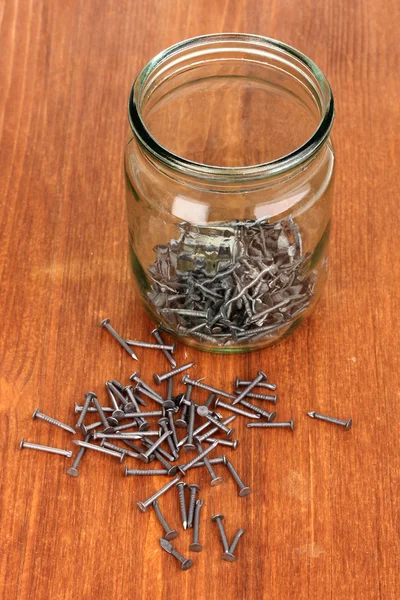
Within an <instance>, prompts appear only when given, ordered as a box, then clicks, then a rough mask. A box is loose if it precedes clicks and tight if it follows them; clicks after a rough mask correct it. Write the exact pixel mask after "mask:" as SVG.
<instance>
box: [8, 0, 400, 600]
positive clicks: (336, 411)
mask: <svg viewBox="0 0 400 600" xmlns="http://www.w3.org/2000/svg"><path fill="white" fill-rule="evenodd" d="M399 6H400V5H399V3H398V2H396V1H395V0H387V1H386V2H378V1H377V0H366V1H365V2H360V1H359V2H347V1H346V0H329V1H325V2H301V3H299V2H297V1H295V0H284V1H279V2H278V1H274V2H268V1H267V0H264V1H255V0H248V1H247V2H246V1H242V2H239V1H236V2H235V1H233V0H231V1H229V0H227V1H224V2H219V1H218V2H216V1H215V0H209V1H203V0H199V1H193V2H189V1H183V0H179V1H172V0H170V1H160V0H140V1H139V0H137V1H133V2H132V1H130V2H128V1H127V0H119V1H114V0H85V1H83V0H82V1H80V2H79V1H77V0H71V1H68V2H62V1H51V0H35V1H34V2H33V0H30V1H29V0H9V1H8V2H6V4H4V3H0V47H1V53H0V72H1V82H0V89H1V94H0V107H1V110H0V139H1V145H0V153H1V158H0V198H1V213H0V217H1V220H0V232H1V245H0V273H1V288H0V293H1V303H0V304H1V308H2V319H1V330H2V331H1V336H0V348H1V352H0V369H1V371H0V405H1V436H0V444H1V451H2V458H1V471H0V481H1V490H0V493H1V496H0V497H1V510H0V518H1V541H2V544H1V546H2V550H1V553H0V563H1V574H0V597H1V598H4V599H5V600H14V599H17V598H18V599H24V600H25V599H31V600H47V599H49V598H52V599H53V600H55V599H63V600H71V599H74V600H76V599H78V598H79V599H83V600H92V599H93V598H96V597H97V598H107V597H110V598H116V599H117V598H118V599H119V598H121V599H122V598H134V599H135V600H136V599H148V598H152V599H154V600H155V599H159V598H176V597H178V598H195V599H200V598H207V599H210V600H211V599H217V598H218V599H219V598H221V597H224V596H229V597H230V598H249V599H251V600H258V599H259V598H268V599H296V600H302V599H306V598H313V599H316V600H320V599H323V598H333V599H335V600H338V599H340V600H342V599H343V600H348V599H353V598H356V599H362V600H365V599H368V600H369V599H375V598H381V599H384V600H388V599H392V598H393V599H395V598H396V599H397V598H399V596H400V587H399V511H398V496H399V474H400V459H399V446H398V441H399V409H398V406H399V402H400V392H399V390H400V379H399V360H398V333H399V310H400V304H399V281H400V244H399V196H398V190H399V177H398V157H399V142H400V140H399V126H398V124H399V122H400V97H399V83H398V80H399V72H398V69H399V60H400V56H399V44H398V35H397V34H398V24H399V17H400V9H399ZM215 31H246V32H254V33H259V34H265V35H269V36H270V37H274V38H277V39H281V40H283V41H285V42H287V43H289V44H291V45H293V46H295V47H297V48H298V49H300V50H302V51H303V52H305V53H306V54H308V55H309V56H310V57H312V58H313V59H314V60H315V61H317V63H318V64H319V65H320V67H321V68H322V69H323V70H324V71H325V72H326V74H327V76H328V77H329V79H330V81H331V83H332V87H333V89H334V93H335V97H336V103H337V118H336V121H335V125H334V142H335V146H336V153H337V171H336V201H335V209H334V227H333V236H332V246H331V254H330V256H331V277H330V281H329V284H328V288H327V290H326V292H325V294H324V297H323V300H322V301H321V303H320V304H319V307H318V308H317V310H316V312H315V314H314V316H313V317H312V318H311V320H310V321H309V322H307V323H306V324H304V325H303V326H302V327H301V328H300V329H299V330H298V331H297V332H296V333H295V334H294V335H293V336H292V337H291V338H290V339H288V340H287V341H285V342H284V343H282V344H280V345H278V346H276V347H273V348H270V349H267V350H265V351H263V352H259V353H256V354H253V355H251V356H242V357H235V358H229V357H225V358H224V357H215V356H207V355H206V354H201V353H196V352H194V351H192V350H189V351H187V350H185V349H184V348H183V347H181V348H180V349H179V352H178V354H177V356H178V362H179V363H182V362H183V361H185V360H186V359H187V357H190V358H193V359H194V360H195V361H196V369H195V371H193V374H195V375H196V376H201V375H205V374H208V375H209V377H208V378H209V380H212V381H213V382H215V384H217V385H225V386H227V387H230V382H231V381H232V379H233V377H234V376H235V375H236V374H239V375H241V376H243V377H246V378H247V377H251V376H253V375H254V373H255V371H256V370H257V368H260V367H261V368H263V369H264V370H266V371H267V372H268V374H269V375H270V379H271V381H276V382H277V383H278V384H279V391H280V394H281V399H280V403H279V404H278V409H279V417H281V418H282V419H287V418H290V417H294V419H295V420H296V424H297V429H296V431H295V433H294V434H293V435H292V434H290V433H289V432H287V431H275V432H258V431H250V430H245V429H244V423H243V422H241V423H240V425H238V429H239V431H238V438H239V439H240V440H241V445H240V446H239V448H238V450H237V451H236V453H234V452H232V453H231V455H232V460H233V461H234V463H235V464H236V466H237V468H238V469H239V471H240V473H241V474H242V475H243V478H244V479H245V481H246V482H248V483H249V485H251V486H252V488H253V494H252V495H251V496H250V497H248V498H244V499H240V498H238V497H237V495H236V490H235V487H234V484H233V483H232V482H231V481H230V480H229V481H227V482H226V483H225V485H224V486H221V487H219V488H215V489H211V488H210V487H209V486H208V484H207V476H206V474H205V473H200V471H198V472H197V474H196V475H195V477H194V478H197V479H198V481H200V482H203V489H204V493H203V497H204V499H205V500H206V504H205V507H204V512H203V517H204V519H206V518H207V523H206V521H205V520H204V521H203V529H202V538H203V543H204V551H203V553H201V554H199V555H194V559H195V563H196V564H195V566H194V568H193V569H192V570H191V571H188V572H187V573H183V572H180V571H179V570H178V569H177V565H176V563H175V561H174V559H173V558H172V557H170V556H168V555H166V554H165V553H163V552H162V551H161V550H160V548H159V546H158V537H159V534H160V529H159V526H158V524H157V522H156V520H155V518H154V515H153V514H150V513H146V514H141V513H139V511H138V509H137V507H136V504H135V503H136V501H137V500H139V499H144V498H145V497H147V495H149V494H150V493H152V492H153V491H155V489H157V487H158V485H159V484H158V481H155V480H139V481H137V480H135V479H133V478H130V479H126V478H124V477H122V475H121V470H122V467H120V466H119V465H118V464H116V463H115V461H114V459H112V458H108V457H104V458H103V457H102V456H94V455H92V454H91V455H90V456H89V454H86V456H85V457H84V461H83V462H82V464H81V475H80V477H79V478H78V479H73V478H70V477H68V476H66V475H65V468H66V466H67V465H69V464H70V461H68V460H64V459H63V458H61V457H57V456H52V455H44V454H40V453H36V452H33V451H30V450H26V451H24V452H20V451H19V449H18V444H19V440H20V438H21V437H22V436H24V437H25V439H27V440H30V441H36V442H39V443H49V444H54V445H57V446H60V447H66V448H71V447H73V445H72V443H71V436H70V434H68V433H65V432H62V431H60V430H56V429H55V428H52V427H50V426H49V425H47V424H45V423H42V422H37V421H35V422H32V421H31V414H32V412H33V409H34V408H35V407H36V406H39V407H40V408H41V409H42V410H43V411H44V412H46V413H48V414H51V415H54V416H57V417H58V418H60V419H61V420H65V421H67V422H68V423H70V424H73V423H74V422H75V417H74V415H73V408H72V407H73V403H74V401H75V400H76V401H82V398H83V393H84V392H85V391H86V390H89V389H94V390H96V391H98V393H99V396H100V397H101V399H104V400H105V394H104V391H103V387H102V386H103V383H104V381H105V380H106V379H107V378H110V377H116V378H118V379H119V378H121V379H122V380H124V381H126V378H127V376H128V375H129V374H130V372H132V371H133V370H134V369H135V368H136V367H137V366H138V368H139V369H140V372H141V374H142V376H143V377H144V378H145V379H147V378H149V377H151V374H152V373H153V372H154V371H158V372H163V371H164V370H166V369H167V367H168V365H167V363H166V361H165V360H164V359H163V356H162V355H161V356H156V355H154V354H152V353H151V351H140V350H139V352H138V353H139V356H140V357H141V361H140V362H139V364H138V365H137V364H133V362H134V361H132V360H130V359H129V357H128V356H127V355H125V354H124V353H123V352H122V351H121V350H120V349H119V347H118V346H117V345H116V344H114V343H113V341H112V340H111V339H109V337H108V335H107V334H106V333H105V332H103V331H101V330H100V329H99V327H98V326H97V324H98V322H99V320H100V319H101V318H102V317H104V316H110V317H111V318H112V321H113V322H114V323H115V325H116V327H117V328H118V329H119V330H120V331H121V332H124V333H126V334H127V335H128V334H129V335H130V336H136V337H137V338H143V339H149V337H150V336H149V331H150V328H151V327H152V325H151V323H150V321H149V320H148V318H147V317H146V316H145V315H144V313H143V310H142V309H141V308H140V307H139V306H138V305H137V304H136V303H135V299H134V297H133V294H132V290H131V275H130V272H129V267H128V258H127V231H126V216H125V204H124V203H125V201H124V188H123V176H122V152H123V147H124V142H125V139H126V138H125V136H126V133H127V115H126V104H127V97H128V93H129V89H130V85H131V82H132V80H133V78H134V76H135V74H136V73H137V71H138V70H139V69H140V67H141V66H142V65H143V64H144V63H145V62H146V61H147V60H148V59H150V58H151V57H152V56H153V55H154V54H156V53H157V52H159V51H160V50H162V49H163V48H165V47H167V46H169V45H170V44H172V43H175V42H177V41H179V40H181V39H184V38H187V37H190V36H194V35H197V34H203V33H209V32H215ZM144 357H145V358H144ZM198 398H199V399H201V398H204V396H203V395H201V396H200V395H199V396H198ZM312 409H317V410H320V411H321V412H326V413H328V414H333V415H339V416H343V417H349V416H351V417H353V420H354V425H353V429H352V430H351V431H350V432H348V433H347V432H345V431H343V430H342V429H341V428H338V427H335V426H329V425H327V424H323V423H318V422H314V421H312V420H311V419H309V418H308V417H306V416H305V412H306V411H308V410H312ZM131 462H133V460H131ZM218 470H219V471H220V470H221V469H218ZM162 481H164V480H162ZM162 507H163V509H164V511H165V513H166V516H167V517H168V520H169V521H170V522H171V524H174V525H177V524H178V522H179V517H178V513H177V505H176V496H175V495H174V494H169V495H168V496H166V497H165V498H164V499H163V500H162ZM214 511H222V512H224V513H225V515H226V527H227V532H228V535H229V536H230V537H231V536H232V535H233V534H234V533H235V531H236V529H237V528H238V527H240V526H241V527H243V528H244V529H245V530H246V534H245V536H244V537H243V538H242V540H241V542H240V545H239V547H238V551H237V556H238V560H237V562H236V563H235V564H228V563H225V562H223V561H221V560H220V543H219V540H218V537H217V531H216V527H214V526H213V525H211V523H209V522H208V519H209V517H210V516H211V514H213V512H214ZM189 538H190V536H189V535H185V536H183V535H182V533H181V535H180V538H179V539H177V540H176V546H177V548H178V549H180V550H181V551H182V552H183V553H185V554H188V552H187V545H188V543H189Z"/></svg>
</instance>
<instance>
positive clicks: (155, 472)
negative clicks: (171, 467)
mask: <svg viewBox="0 0 400 600" xmlns="http://www.w3.org/2000/svg"><path fill="white" fill-rule="evenodd" d="M129 475H168V471H167V470H166V469H128V467H125V477H128V476H129ZM140 510H142V509H140ZM143 512H144V511H143Z"/></svg>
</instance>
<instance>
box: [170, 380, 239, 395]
mask: <svg viewBox="0 0 400 600" xmlns="http://www.w3.org/2000/svg"><path fill="white" fill-rule="evenodd" d="M182 383H184V384H185V385H186V384H190V385H194V386H195V387H199V388H201V389H202V390H207V391H208V392H212V393H214V394H217V395H218V396H224V397H225V398H231V399H232V400H235V399H236V396H233V395H232V394H228V392H224V391H223V390H218V389H217V388H215V387H211V385H206V384H205V383H201V381H195V380H194V379H190V377H189V376H188V375H184V376H183V378H182Z"/></svg>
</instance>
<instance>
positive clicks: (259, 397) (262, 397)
mask: <svg viewBox="0 0 400 600" xmlns="http://www.w3.org/2000/svg"><path fill="white" fill-rule="evenodd" d="M235 393H236V394H238V393H240V390H235ZM246 398H255V399H257V400H266V401H267V402H272V404H276V403H277V402H278V394H275V395H273V396H271V395H268V394H253V392H249V393H248V394H246Z"/></svg>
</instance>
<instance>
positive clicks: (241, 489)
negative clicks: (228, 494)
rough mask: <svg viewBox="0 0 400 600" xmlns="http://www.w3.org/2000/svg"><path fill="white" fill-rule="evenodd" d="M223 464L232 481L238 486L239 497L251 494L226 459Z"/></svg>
mask: <svg viewBox="0 0 400 600" xmlns="http://www.w3.org/2000/svg"><path fill="white" fill-rule="evenodd" d="M225 464H226V466H227V467H228V469H229V471H230V473H231V475H232V477H233V479H234V480H235V481H236V483H237V484H238V486H239V496H242V497H243V496H248V495H249V494H250V493H251V489H250V488H249V487H248V486H247V485H245V484H244V483H243V481H242V480H241V479H240V477H239V474H238V472H237V471H236V469H235V467H234V466H233V464H232V463H231V462H230V461H229V460H228V459H226V461H225Z"/></svg>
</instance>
